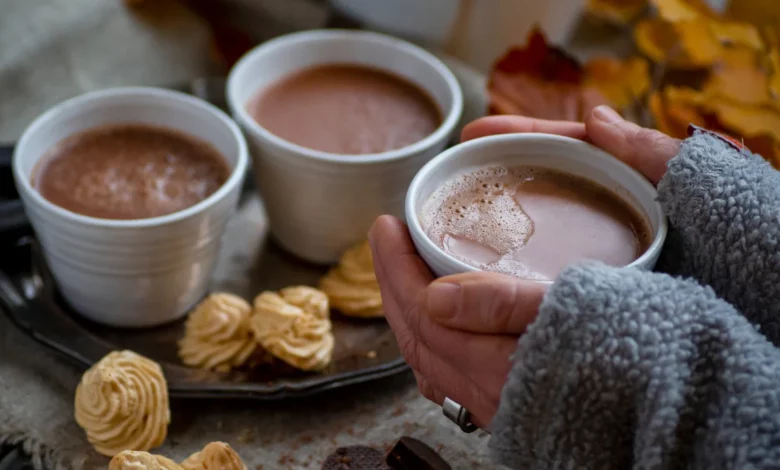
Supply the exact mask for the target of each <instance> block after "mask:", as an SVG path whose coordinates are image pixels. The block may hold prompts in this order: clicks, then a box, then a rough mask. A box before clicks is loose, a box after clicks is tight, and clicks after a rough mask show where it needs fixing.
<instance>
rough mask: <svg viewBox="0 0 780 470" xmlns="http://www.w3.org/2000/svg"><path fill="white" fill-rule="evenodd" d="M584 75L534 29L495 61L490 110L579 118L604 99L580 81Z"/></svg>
mask: <svg viewBox="0 0 780 470" xmlns="http://www.w3.org/2000/svg"><path fill="white" fill-rule="evenodd" d="M583 78H584V73H583V69H582V67H581V66H580V64H579V63H578V62H577V61H576V60H575V59H573V58H571V57H569V56H568V55H566V54H565V53H564V52H563V51H561V50H559V49H556V48H554V47H551V46H549V45H548V44H547V40H546V39H545V37H544V35H543V34H542V33H541V32H540V31H539V30H538V29H537V30H534V31H533V32H532V33H531V34H530V36H529V38H528V43H527V45H526V46H525V47H515V48H513V49H512V50H510V51H509V52H508V53H507V54H506V55H505V56H504V57H502V58H501V59H500V60H499V61H498V62H496V65H495V67H494V69H493V71H492V72H491V74H490V80H489V84H488V92H489V95H490V112H491V113H492V114H522V115H525V116H531V117H536V118H542V119H564V120H573V121H581V120H583V119H584V117H585V116H587V115H588V114H589V113H590V111H591V110H592V109H593V108H594V107H596V106H598V105H600V104H606V103H607V100H606V98H604V96H602V94H601V93H600V92H599V91H598V90H597V89H596V88H594V87H590V86H585V85H583Z"/></svg>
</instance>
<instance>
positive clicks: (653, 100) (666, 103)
mask: <svg viewBox="0 0 780 470" xmlns="http://www.w3.org/2000/svg"><path fill="white" fill-rule="evenodd" d="M648 107H649V108H650V112H651V114H652V115H653V118H654V119H655V123H656V127H657V128H658V130H660V131H661V132H663V133H665V134H667V135H670V136H672V137H675V138H678V139H684V138H686V137H687V136H688V126H689V125H690V124H695V125H697V126H700V127H705V126H706V125H707V121H706V119H705V117H704V116H703V115H702V114H701V113H700V112H699V110H698V109H697V107H696V106H695V105H691V104H689V103H685V102H675V101H671V100H670V99H669V98H668V97H667V96H665V93H664V94H662V93H658V92H655V93H653V94H651V95H650V97H649V98H648Z"/></svg>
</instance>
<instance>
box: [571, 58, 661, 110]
mask: <svg viewBox="0 0 780 470" xmlns="http://www.w3.org/2000/svg"><path fill="white" fill-rule="evenodd" d="M585 82H586V83H587V84H588V85H591V86H594V87H595V88H597V89H598V90H599V91H600V92H601V94H602V95H604V97H606V98H607V100H609V102H610V103H612V105H613V106H614V107H615V108H619V109H623V108H626V107H628V106H630V105H632V104H634V103H635V102H637V101H638V100H639V99H641V98H642V97H643V96H644V95H645V94H647V92H648V90H649V89H650V66H649V64H648V63H647V61H646V60H644V59H642V58H639V57H632V58H630V59H627V60H625V61H621V60H619V59H616V58H613V57H600V58H596V59H591V60H590V61H588V63H586V64H585Z"/></svg>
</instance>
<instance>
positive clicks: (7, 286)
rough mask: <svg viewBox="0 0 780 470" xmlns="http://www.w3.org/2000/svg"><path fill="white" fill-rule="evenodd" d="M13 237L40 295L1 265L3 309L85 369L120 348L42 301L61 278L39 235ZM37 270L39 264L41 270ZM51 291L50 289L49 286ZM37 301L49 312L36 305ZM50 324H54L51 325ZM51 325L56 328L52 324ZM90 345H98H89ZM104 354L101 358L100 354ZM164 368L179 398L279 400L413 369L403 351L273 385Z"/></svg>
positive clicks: (21, 327)
mask: <svg viewBox="0 0 780 470" xmlns="http://www.w3.org/2000/svg"><path fill="white" fill-rule="evenodd" d="M13 238H14V240H13V241H11V240H5V243H4V245H5V246H8V245H9V243H12V244H13V245H14V247H15V249H17V250H18V249H23V248H22V246H23V245H29V246H30V249H31V250H32V251H31V253H30V254H31V256H30V257H29V264H30V267H31V268H32V269H33V272H32V273H31V277H35V276H36V274H37V275H38V276H39V277H40V278H41V281H42V287H41V288H40V292H39V293H38V294H37V296H35V297H33V298H29V297H27V296H25V295H24V294H23V293H22V292H20V291H19V289H18V288H17V287H16V284H15V283H14V282H13V281H12V280H11V277H10V276H9V275H8V274H7V273H6V272H5V271H4V270H2V269H0V311H2V312H3V313H5V315H6V317H8V318H9V320H10V321H11V323H12V324H13V325H14V326H15V327H16V328H17V329H18V330H20V331H21V332H23V333H24V334H26V335H27V336H28V337H30V338H32V339H33V340H34V341H36V342H37V343H39V344H40V345H42V346H44V347H46V349H48V350H50V351H54V352H56V353H57V354H58V355H59V356H61V357H63V358H64V359H67V360H68V361H69V362H71V363H73V364H74V365H76V366H77V367H79V368H80V369H81V370H86V369H88V368H89V367H91V366H92V365H93V364H95V363H96V362H97V360H94V359H90V356H92V357H97V356H98V355H99V357H102V356H103V355H104V353H107V352H110V351H116V350H121V349H122V348H120V347H117V346H116V345H115V344H113V343H111V342H109V341H107V340H104V339H102V338H98V337H97V336H96V335H95V334H94V333H93V332H91V331H89V330H88V329H87V328H86V327H84V326H83V325H81V324H79V323H78V322H77V321H76V320H75V319H74V318H73V317H72V315H71V314H69V313H67V312H64V311H60V312H57V311H51V310H52V309H47V308H46V307H45V305H37V304H39V303H41V302H42V301H43V299H41V297H49V296H51V297H52V298H54V297H55V296H56V292H55V290H56V283H55V282H54V279H53V277H52V276H51V274H50V273H49V272H48V267H47V265H46V264H45V262H44V261H43V259H42V256H41V254H40V250H39V249H38V248H37V239H36V238H35V236H34V235H33V234H32V233H29V234H25V235H22V236H18V237H13ZM35 270H38V272H37V273H36V272H35ZM47 291H49V292H47ZM36 307H38V308H40V309H41V310H45V312H40V311H36V310H35V309H36ZM35 317H40V318H44V317H45V318H46V319H49V320H55V322H59V324H60V325H59V326H60V327H63V328H67V329H70V332H71V333H75V332H78V334H79V335H80V337H79V338H77V339H81V340H83V341H76V342H77V343H80V344H81V345H82V346H83V349H81V350H74V349H73V348H72V347H71V346H68V345H66V344H63V341H62V340H61V339H58V338H57V337H56V336H55V335H50V334H47V332H46V331H45V330H44V331H43V332H42V331H41V330H39V329H38V328H36V327H35V326H34V321H35V320H34V318H35ZM25 318H32V319H33V320H31V321H25ZM47 326H50V325H47ZM47 330H49V331H52V330H53V329H52V328H47ZM90 348H92V349H93V351H90ZM100 349H102V350H103V353H98V354H95V351H96V350H100ZM98 360H99V359H98ZM157 362H158V363H159V364H160V365H161V367H162V368H163V372H164V374H165V375H166V381H167V383H168V395H169V396H170V397H171V398H177V399H179V398H180V399H209V398H237V399H253V400H257V401H278V400H287V399H296V398H304V397H308V396H311V395H315V394H318V393H323V392H327V391H331V390H336V389H339V388H343V387H348V386H351V385H356V384H360V383H365V382H370V381H375V380H380V379H383V378H387V377H391V376H394V375H397V374H400V373H403V372H406V371H407V370H409V365H408V364H407V363H406V361H405V360H404V358H403V356H402V355H400V354H399V356H398V357H397V358H395V359H393V360H391V361H389V362H385V363H381V364H376V365H373V366H369V367H365V368H362V369H358V370H355V371H348V372H340V373H337V374H333V375H328V376H319V377H317V376H316V375H312V376H311V378H309V379H308V380H306V381H303V382H290V381H287V380H280V381H278V382H273V383H272V385H269V384H267V383H262V382H251V383H232V382H212V383H195V382H185V381H176V380H174V381H173V382H171V381H170V379H169V377H176V376H177V375H180V373H181V371H182V370H189V371H191V372H193V373H194V372H197V371H198V370H199V369H191V368H188V367H186V366H184V365H180V364H173V363H170V362H167V361H162V362H160V361H157Z"/></svg>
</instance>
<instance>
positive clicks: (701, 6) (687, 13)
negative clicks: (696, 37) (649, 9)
mask: <svg viewBox="0 0 780 470" xmlns="http://www.w3.org/2000/svg"><path fill="white" fill-rule="evenodd" d="M651 3H652V5H653V6H654V7H655V8H656V9H657V10H658V16H660V17H661V18H662V19H664V20H666V21H668V22H670V23H677V22H679V21H691V20H698V19H700V18H702V17H710V18H711V17H714V16H715V14H714V12H713V11H712V10H711V9H710V8H709V6H707V5H706V4H705V3H704V2H702V1H695V0H651Z"/></svg>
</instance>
